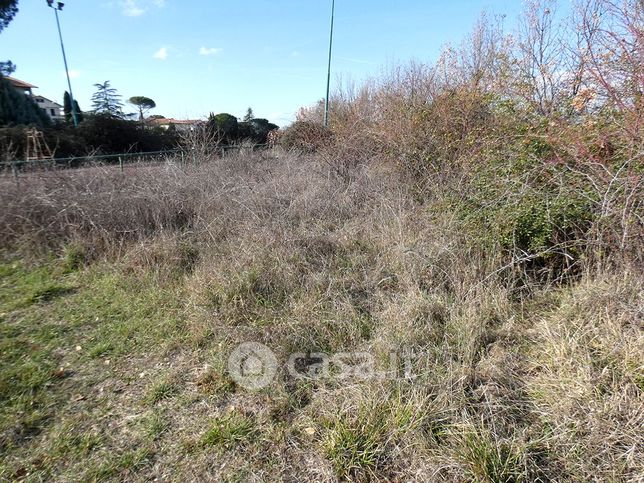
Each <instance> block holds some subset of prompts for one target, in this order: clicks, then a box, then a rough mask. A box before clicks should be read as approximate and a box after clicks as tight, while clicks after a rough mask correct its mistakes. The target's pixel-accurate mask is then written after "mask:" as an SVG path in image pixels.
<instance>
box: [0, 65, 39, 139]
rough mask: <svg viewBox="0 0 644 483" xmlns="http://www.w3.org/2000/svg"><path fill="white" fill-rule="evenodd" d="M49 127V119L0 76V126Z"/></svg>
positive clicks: (29, 99)
mask: <svg viewBox="0 0 644 483" xmlns="http://www.w3.org/2000/svg"><path fill="white" fill-rule="evenodd" d="M16 124H25V125H35V126H38V127H43V126H48V125H49V124H50V121H49V117H48V116H47V114H45V113H44V112H43V111H42V110H41V109H40V108H39V107H38V105H37V104H36V103H35V102H34V100H33V99H32V98H31V96H27V95H25V94H23V93H22V92H20V91H19V90H17V89H16V88H14V87H13V86H12V85H11V83H10V82H9V81H8V80H6V79H5V78H4V77H2V76H1V75H0V126H7V125H9V126H10V125H16Z"/></svg>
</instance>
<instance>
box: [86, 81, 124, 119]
mask: <svg viewBox="0 0 644 483" xmlns="http://www.w3.org/2000/svg"><path fill="white" fill-rule="evenodd" d="M94 87H96V89H97V90H96V92H95V93H94V95H93V96H92V108H93V110H94V112H95V113H97V114H108V115H110V116H115V117H123V103H122V102H121V96H120V95H119V94H117V91H116V89H114V88H113V87H111V86H110V81H105V82H103V83H102V84H94Z"/></svg>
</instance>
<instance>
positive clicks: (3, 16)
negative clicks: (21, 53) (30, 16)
mask: <svg viewBox="0 0 644 483" xmlns="http://www.w3.org/2000/svg"><path fill="white" fill-rule="evenodd" d="M16 13H18V0H0V32H2V31H3V30H4V29H5V27H6V26H7V25H9V23H10V22H11V21H12V20H13V17H14V16H15V15H16Z"/></svg>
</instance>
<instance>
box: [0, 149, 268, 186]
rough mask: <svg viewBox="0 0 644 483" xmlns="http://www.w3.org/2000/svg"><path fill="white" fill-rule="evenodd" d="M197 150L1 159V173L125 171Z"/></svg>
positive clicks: (191, 156) (183, 158) (190, 158)
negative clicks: (106, 169)
mask: <svg viewBox="0 0 644 483" xmlns="http://www.w3.org/2000/svg"><path fill="white" fill-rule="evenodd" d="M266 146H267V145H266V144H255V145H252V146H249V145H232V146H219V147H218V148H217V149H216V150H215V151H214V152H213V155H215V156H221V157H225V156H226V154H227V153H229V152H231V151H237V150H241V151H244V150H248V151H254V150H255V149H263V148H265V147H266ZM196 158H197V155H196V152H195V151H194V150H190V149H172V150H166V151H149V152H142V153H121V154H107V155H97V156H75V157H70V158H52V159H32V160H14V161H2V162H0V176H4V177H7V176H12V177H13V178H14V179H15V180H16V182H17V181H18V180H19V178H20V177H23V176H30V175H42V174H44V173H48V172H51V171H58V170H67V169H80V168H85V167H92V166H105V167H110V166H111V167H114V168H116V169H120V170H121V171H124V170H125V169H126V168H127V167H131V166H136V167H141V166H152V165H157V164H160V163H164V162H168V161H172V162H175V163H178V164H181V165H186V164H190V163H194V164H196V163H197V162H198V161H199V160H198V159H196Z"/></svg>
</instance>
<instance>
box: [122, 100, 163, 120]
mask: <svg viewBox="0 0 644 483" xmlns="http://www.w3.org/2000/svg"><path fill="white" fill-rule="evenodd" d="M128 102H129V103H130V104H132V105H133V106H136V107H137V109H138V110H139V121H143V113H144V112H148V111H149V110H150V109H154V108H155V107H157V104H156V102H154V101H153V100H152V99H150V98H149V97H145V96H134V97H130V99H129V100H128Z"/></svg>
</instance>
